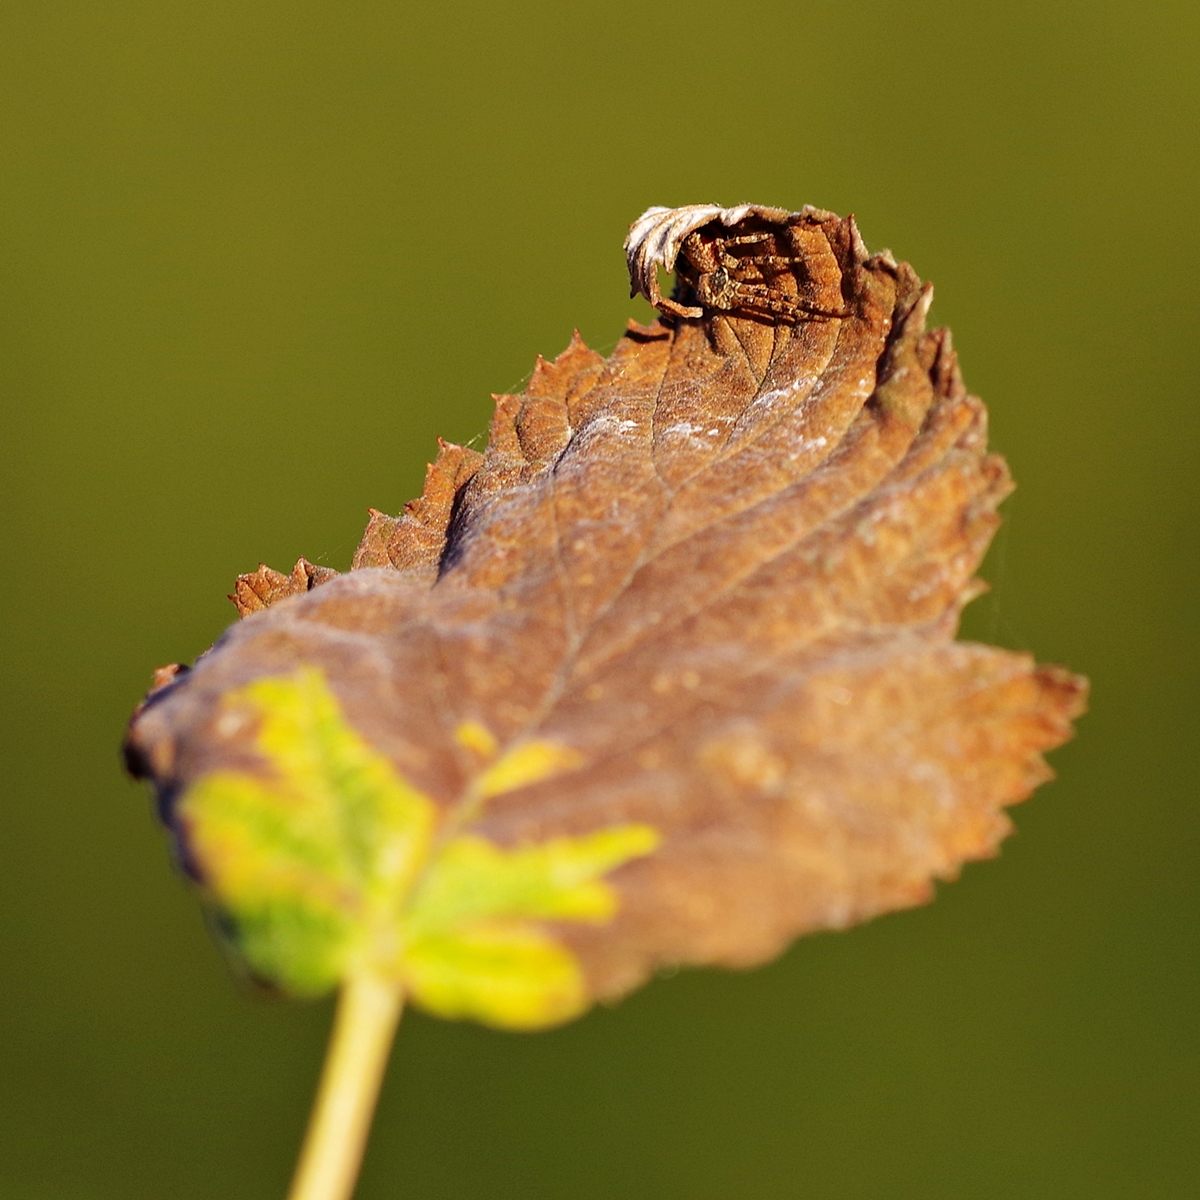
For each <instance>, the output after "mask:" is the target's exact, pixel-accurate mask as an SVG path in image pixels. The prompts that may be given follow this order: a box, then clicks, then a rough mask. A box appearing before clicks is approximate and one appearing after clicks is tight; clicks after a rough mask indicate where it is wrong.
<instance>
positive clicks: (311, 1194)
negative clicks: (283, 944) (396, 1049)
mask: <svg viewBox="0 0 1200 1200" xmlns="http://www.w3.org/2000/svg"><path fill="white" fill-rule="evenodd" d="M403 1007H404V993H403V991H402V990H401V988H400V986H399V985H398V984H396V983H393V982H390V981H388V980H384V979H380V978H379V977H378V976H375V975H370V974H362V975H352V976H351V977H350V978H349V979H347V980H346V982H345V983H343V984H342V990H341V993H340V994H339V996H338V1002H337V1012H336V1013H335V1015H334V1018H333V1032H332V1034H330V1039H329V1049H328V1051H327V1052H326V1055H325V1066H324V1067H323V1068H322V1071H321V1084H320V1087H319V1088H318V1090H317V1098H316V1101H315V1102H314V1104H313V1111H312V1116H311V1117H310V1118H309V1122H308V1132H307V1133H306V1134H305V1135H304V1146H303V1148H302V1149H301V1151H300V1161H299V1162H298V1163H297V1164H296V1174H295V1176H294V1177H293V1179H292V1187H291V1190H290V1191H289V1192H288V1200H350V1197H351V1196H352V1195H353V1193H354V1184H355V1182H356V1181H357V1179H358V1169H359V1166H360V1165H361V1163H362V1156H363V1151H364V1149H365V1148H366V1144H367V1133H368V1132H369V1130H370V1128H371V1117H372V1115H373V1114H374V1111H375V1101H376V1100H377V1099H378V1097H379V1086H380V1084H381V1083H382V1082H383V1073H384V1070H385V1069H386V1068H387V1061H388V1056H389V1054H390V1052H391V1048H392V1039H393V1038H394V1037H395V1033H396V1025H397V1024H398V1023H399V1020H400V1012H401V1009H402V1008H403Z"/></svg>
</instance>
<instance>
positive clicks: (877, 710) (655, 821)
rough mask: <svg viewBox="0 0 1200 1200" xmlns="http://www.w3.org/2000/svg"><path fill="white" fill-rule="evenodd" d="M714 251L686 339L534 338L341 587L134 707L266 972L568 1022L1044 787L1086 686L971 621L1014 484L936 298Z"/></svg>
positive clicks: (680, 322)
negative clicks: (556, 343) (394, 988)
mask: <svg viewBox="0 0 1200 1200" xmlns="http://www.w3.org/2000/svg"><path fill="white" fill-rule="evenodd" d="M697 219H699V218H697ZM689 233H690V236H689V241H688V242H687V243H684V249H683V250H681V251H680V257H679V259H678V262H677V263H676V262H675V255H674V254H670V255H663V254H660V255H659V258H658V261H657V263H656V262H655V261H654V260H653V257H651V258H649V259H645V260H643V262H642V264H641V265H642V267H643V268H645V267H646V266H647V263H648V264H649V274H646V273H645V271H643V284H644V287H643V290H646V291H647V294H649V289H650V287H651V285H650V284H649V283H648V282H646V281H647V280H651V279H654V273H653V268H654V267H655V266H656V265H657V266H662V265H665V266H671V265H675V266H676V268H677V271H678V284H677V289H676V294H675V296H674V297H673V298H671V299H663V298H662V297H661V296H658V295H657V293H655V295H653V296H651V298H652V299H655V300H656V302H659V304H660V307H661V308H662V309H663V310H664V315H663V317H662V318H661V319H660V320H659V321H657V322H656V323H655V324H653V325H650V326H641V325H636V324H631V326H630V328H629V330H628V332H627V333H626V335H625V337H624V338H623V339H622V340H621V342H620V343H619V344H618V345H617V347H616V349H615V350H614V352H613V353H612V355H611V356H609V357H607V358H605V357H603V356H601V355H600V354H597V353H595V352H594V351H592V350H590V349H588V348H587V347H586V346H585V345H584V344H583V343H582V341H581V340H579V338H578V337H576V339H575V340H574V341H572V343H571V344H570V346H568V348H567V349H566V350H565V351H563V353H562V354H561V355H560V356H559V357H558V358H557V359H556V360H555V361H554V362H544V361H541V360H539V361H538V364H537V367H536V370H535V371H534V373H533V376H532V377H531V379H530V381H529V384H528V386H527V388H526V390H525V391H524V392H523V393H522V394H520V395H505V396H499V397H497V400H496V409H495V415H494V417H493V420H492V425H491V431H490V436H489V440H488V444H487V449H486V452H485V453H483V454H478V453H476V452H475V451H472V450H468V449H465V448H463V447H459V446H455V445H450V444H443V445H442V447H441V450H440V453H439V455H438V458H437V461H436V462H435V463H434V464H433V465H432V466H431V467H430V469H429V472H428V476H427V480H426V485H425V490H424V493H423V495H422V496H421V497H420V498H419V499H417V500H415V501H413V502H411V503H410V504H408V505H407V506H406V507H405V509H404V511H403V513H402V514H401V515H400V516H398V517H390V516H386V515H384V514H382V513H377V512H373V513H372V515H371V521H370V524H369V526H368V528H367V530H366V533H365V535H364V537H363V540H362V543H361V545H360V547H359V550H358V552H357V554H356V555H355V558H354V563H353V567H352V569H351V570H350V571H348V572H347V573H345V574H341V575H338V574H337V573H335V572H333V571H332V570H330V569H328V568H318V567H314V566H312V565H311V564H310V563H308V562H306V561H305V560H303V559H302V560H301V561H300V562H299V563H297V565H296V567H295V569H294V570H292V571H291V572H290V574H285V573H283V572H280V571H274V570H271V569H270V568H266V567H262V568H260V569H259V571H258V572H256V573H255V574H253V575H248V576H243V577H242V578H241V579H240V580H238V582H237V587H236V592H235V600H236V602H237V604H238V607H239V611H240V612H241V613H242V615H243V617H244V619H243V620H242V621H241V622H240V623H238V624H237V625H235V626H234V627H233V628H231V629H230V630H229V631H228V632H227V633H226V634H225V635H224V636H223V637H222V638H221V640H220V641H219V642H218V643H217V645H216V646H215V647H214V648H213V649H212V650H211V651H210V652H209V653H207V654H205V655H204V656H203V657H202V658H201V659H200V661H199V662H197V664H196V665H195V667H194V669H192V670H191V671H179V672H171V671H166V672H164V673H162V674H161V675H160V677H159V682H160V683H161V685H162V686H160V687H159V688H158V689H157V690H156V691H154V692H152V693H151V695H150V697H149V698H148V700H147V702H146V704H145V705H144V706H143V707H142V709H141V710H140V711H139V713H138V714H137V715H136V717H135V719H134V721H133V724H132V727H131V732H130V735H129V744H128V752H129V757H130V761H131V763H132V764H133V766H134V768H135V770H136V771H137V772H138V773H140V774H143V775H145V776H147V777H149V778H150V779H151V780H152V782H153V784H154V786H155V787H156V789H157V791H158V794H159V797H160V800H161V806H162V812H163V814H164V818H165V820H166V821H167V823H168V825H169V826H170V828H171V830H172V831H173V834H174V836H175V838H176V839H177V843H178V846H179V851H180V855H181V859H182V861H183V862H184V863H185V865H186V866H187V868H188V870H189V871H190V873H191V874H192V875H193V876H194V878H195V879H196V881H197V883H198V885H199V887H200V888H201V890H202V891H203V893H204V895H205V897H206V901H207V902H208V903H209V904H210V905H212V906H213V908H214V909H215V911H216V912H217V914H218V915H219V918H220V921H221V924H222V927H223V928H225V929H226V930H227V931H228V933H229V936H230V938H231V939H232V940H233V942H234V943H235V944H236V945H237V946H238V947H239V949H240V950H241V951H242V953H243V955H244V956H245V959H246V960H247V962H248V965H249V968H250V970H251V971H252V972H253V973H254V974H256V975H258V976H261V977H262V978H264V979H266V980H267V981H269V982H271V983H273V984H275V985H276V986H278V987H280V988H282V989H283V990H286V991H291V992H296V993H301V994H309V993H318V994H319V993H321V992H322V991H326V990H329V989H332V988H333V987H335V986H336V984H337V983H338V981H339V980H340V979H341V978H342V977H343V976H344V975H345V974H346V973H347V972H349V971H352V970H355V969H358V968H360V967H362V966H364V965H367V966H369V967H371V969H374V970H379V971H383V972H385V973H387V974H390V975H392V976H394V977H395V978H396V979H397V980H399V981H401V982H402V983H403V985H404V988H405V990H406V991H407V992H408V993H409V994H410V996H411V997H412V998H413V999H414V1000H415V1002H417V1003H418V1004H420V1005H422V1006H423V1007H425V1008H427V1009H429V1010H430V1011H433V1012H435V1013H440V1014H442V1015H445V1016H450V1017H471V1018H475V1019H479V1020H482V1021H484V1022H487V1023H490V1024H496V1025H501V1026H507V1027H516V1028H535V1027H539V1026H543V1025H549V1024H554V1023H558V1022H561V1021H563V1020H567V1019H569V1018H571V1017H573V1016H575V1015H577V1014H578V1013H580V1012H582V1011H584V1010H585V1009H586V1008H587V1007H588V1006H589V1005H590V1004H591V1003H592V1002H593V1001H595V1000H612V999H614V998H616V997H619V996H621V995H623V994H624V993H626V992H628V991H630V990H631V989H632V988H635V987H636V986H638V985H639V984H640V983H642V982H643V981H644V980H645V979H646V978H647V977H648V976H649V975H650V974H651V973H652V972H654V971H655V970H656V969H659V968H662V967H666V966H673V965H677V964H720V965H724V966H737V967H747V966H752V965H754V964H757V963H761V962H764V961H766V960H768V959H770V958H772V957H773V956H775V955H777V954H778V953H779V952H780V951H781V950H782V949H783V948H784V947H785V946H786V945H787V944H788V943H789V942H790V941H791V940H792V939H794V938H795V937H796V936H798V935H800V934H803V933H806V932H809V931H813V930H818V929H831V928H843V927H846V926H850V925H853V924H854V923H856V922H859V921H862V920H865V919H867V918H869V917H872V916H874V915H876V914H879V913H882V912H886V911H889V910H893V909H898V908H903V907H906V906H909V905H913V904H918V903H921V902H923V901H925V900H927V899H928V898H929V897H930V896H931V894H932V885H933V882H934V881H936V880H940V879H950V878H953V877H954V876H955V875H956V873H957V872H958V871H959V869H960V867H961V865H962V864H963V863H964V862H965V861H967V860H970V859H976V858H981V857H986V856H988V855H991V854H993V853H994V852H995V850H996V848H997V846H998V845H999V843H1000V842H1001V840H1002V839H1003V838H1004V836H1005V834H1006V833H1007V832H1008V829H1009V824H1008V820H1007V817H1006V815H1005V813H1004V809H1005V806H1007V805H1010V804H1012V803H1014V802H1016V801H1019V800H1022V799H1024V798H1025V797H1026V796H1028V795H1029V793H1030V792H1031V791H1032V790H1033V789H1034V788H1035V787H1036V786H1037V785H1038V784H1039V783H1040V782H1042V781H1043V780H1045V779H1046V778H1047V777H1048V775H1049V771H1048V768H1047V767H1046V765H1045V763H1044V761H1043V759H1042V757H1041V756H1042V753H1043V752H1044V751H1046V750H1049V749H1051V748H1053V747H1054V746H1056V745H1058V744H1060V743H1061V742H1063V741H1064V740H1065V739H1066V738H1067V737H1068V736H1069V734H1070V723H1071V720H1072V718H1073V717H1075V716H1076V715H1077V714H1078V713H1079V712H1080V711H1081V709H1082V704H1083V696H1084V684H1083V681H1082V680H1080V679H1079V678H1078V677H1076V676H1073V675H1071V674H1069V673H1067V672H1066V671H1065V670H1063V669H1061V668H1058V667H1053V666H1050V667H1047V666H1037V665H1036V664H1035V663H1034V662H1033V661H1032V660H1031V658H1030V657H1029V656H1027V655H1025V654H1020V653H1014V652H1011V651H1008V650H1001V649H996V648H993V647H990V646H986V645H979V644H973V643H965V642H958V641H956V640H955V634H956V631H957V627H958V622H959V616H960V613H961V610H962V608H963V606H964V605H965V604H966V603H967V602H968V601H969V600H970V599H971V598H972V597H974V596H975V595H976V594H978V591H979V590H980V585H979V584H978V582H977V580H976V579H975V571H976V568H977V567H978V565H979V562H980V559H981V558H982V556H983V554H984V552H985V550H986V548H987V546H988V543H989V541H990V539H991V537H992V535H993V533H994V532H995V530H996V528H997V524H998V520H999V518H998V516H997V513H996V508H997V505H998V504H999V503H1000V501H1001V500H1003V498H1004V497H1005V496H1006V495H1007V494H1008V492H1009V491H1010V489H1011V486H1012V485H1011V482H1010V479H1009V475H1008V471H1007V468H1006V466H1005V463H1004V461H1003V460H1002V459H1001V458H999V457H998V456H996V455H994V454H989V453H988V451H987V445H986V414H985V411H984V408H983V405H982V404H981V403H980V401H979V400H978V399H976V398H975V397H973V396H971V395H969V394H968V393H967V391H966V390H965V388H964V386H963V383H962V379H961V377H960V374H959V369H958V364H957V360H956V357H955V354H954V352H953V350H952V349H951V344H950V336H949V333H948V332H947V331H946V330H944V329H938V330H932V331H930V330H927V329H926V327H925V317H926V312H927V309H928V307H929V302H930V298H931V292H930V289H928V288H927V287H923V286H922V284H921V282H920V280H919V279H918V278H917V276H916V275H915V274H914V272H913V271H912V269H911V268H909V267H908V266H907V265H906V264H903V263H900V264H897V263H896V262H895V261H894V260H893V259H892V258H891V256H890V255H887V254H882V255H874V256H872V255H870V254H869V253H868V252H867V250H866V249H865V248H864V246H863V244H862V242H861V240H860V238H859V236H858V233H857V231H856V229H855V227H854V224H853V222H852V221H851V220H849V219H842V218H839V217H836V216H834V215H832V214H830V213H826V212H822V211H818V210H813V209H806V210H804V211H802V212H800V213H785V212H782V211H780V210H774V209H762V208H755V207H752V206H744V207H743V208H742V209H739V210H734V211H733V212H732V215H731V216H728V215H727V217H726V218H725V220H724V223H723V222H722V220H721V219H716V218H714V219H712V220H709V221H707V222H706V223H704V224H700V225H694V227H692V228H690V231H689ZM676 249H678V247H676ZM636 282H637V274H636V272H635V283H636ZM463 336H464V337H468V336H469V331H468V330H467V329H466V327H464V333H463Z"/></svg>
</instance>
